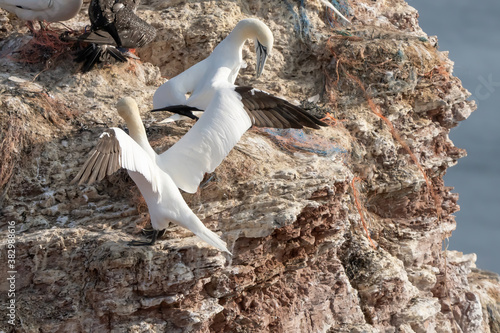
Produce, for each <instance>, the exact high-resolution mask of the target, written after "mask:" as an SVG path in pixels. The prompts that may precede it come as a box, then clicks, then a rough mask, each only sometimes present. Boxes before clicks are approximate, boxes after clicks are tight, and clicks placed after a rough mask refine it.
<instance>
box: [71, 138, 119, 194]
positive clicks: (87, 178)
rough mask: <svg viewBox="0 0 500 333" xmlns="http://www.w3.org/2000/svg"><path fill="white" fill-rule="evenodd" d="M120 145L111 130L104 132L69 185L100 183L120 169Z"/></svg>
mask: <svg viewBox="0 0 500 333" xmlns="http://www.w3.org/2000/svg"><path fill="white" fill-rule="evenodd" d="M120 154H121V148H120V143H119V141H118V140H117V138H116V134H115V131H114V130H113V129H108V130H106V131H105V132H104V133H103V134H101V138H100V139H99V142H98V143H97V145H96V147H95V148H94V149H93V150H92V151H91V152H90V154H89V157H88V159H87V161H86V162H85V164H84V165H83V166H82V168H81V169H80V171H79V172H78V174H77V175H76V176H75V178H74V179H73V180H72V181H71V184H74V183H76V182H78V185H81V184H83V183H88V184H89V185H90V184H92V183H93V182H95V181H96V180H97V181H100V180H102V179H103V178H104V177H106V176H109V175H111V174H113V173H114V172H116V171H117V170H118V169H120V168H121V166H120Z"/></svg>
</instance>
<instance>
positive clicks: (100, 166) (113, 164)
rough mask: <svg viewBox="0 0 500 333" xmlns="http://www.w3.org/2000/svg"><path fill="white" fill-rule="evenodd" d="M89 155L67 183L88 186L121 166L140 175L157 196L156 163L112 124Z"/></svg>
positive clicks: (157, 176) (157, 177) (157, 174)
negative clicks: (86, 184) (85, 184)
mask: <svg viewBox="0 0 500 333" xmlns="http://www.w3.org/2000/svg"><path fill="white" fill-rule="evenodd" d="M89 155H90V156H89V157H88V159H87V161H85V164H84V165H83V166H82V168H81V169H80V171H79V172H78V174H77V175H76V176H75V178H74V179H73V180H72V181H71V184H74V183H76V182H78V185H81V184H83V183H88V184H89V185H90V184H92V183H94V182H95V181H100V180H102V179H103V178H104V177H106V176H109V175H111V174H112V173H114V172H116V171H117V170H118V169H120V168H125V169H127V170H129V171H135V172H138V173H140V174H142V175H143V176H144V178H146V180H147V181H148V182H150V183H151V186H152V190H153V192H155V193H158V194H159V197H160V198H161V193H159V192H160V191H159V188H160V187H159V181H160V179H159V172H158V166H157V165H156V163H154V161H152V160H151V158H150V157H149V155H148V154H147V153H146V152H145V151H144V150H143V149H142V148H141V146H139V144H138V143H137V142H135V141H134V140H133V139H132V138H131V137H130V136H128V135H127V134H126V133H125V132H124V131H122V130H121V129H119V128H116V127H113V128H110V129H108V130H106V131H104V133H102V134H101V136H100V139H99V141H98V142H97V145H96V147H95V148H94V149H93V150H92V151H91V152H90V154H89ZM159 200H160V199H159Z"/></svg>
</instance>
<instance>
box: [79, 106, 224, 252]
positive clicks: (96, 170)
mask: <svg viewBox="0 0 500 333" xmlns="http://www.w3.org/2000/svg"><path fill="white" fill-rule="evenodd" d="M117 109H118V113H119V114H120V116H121V117H122V118H123V119H124V120H125V122H126V123H127V126H128V128H129V133H130V136H129V135H127V134H126V133H125V132H124V131H122V130H121V129H119V128H116V127H113V128H110V129H108V130H106V131H105V132H104V133H102V134H101V136H100V139H99V141H98V143H97V145H96V147H95V148H94V150H92V152H91V153H90V156H89V158H88V159H87V161H86V162H85V164H84V165H83V166H82V168H81V169H80V171H79V172H78V174H77V175H76V176H75V178H74V179H73V181H72V182H71V183H72V184H73V183H76V182H77V181H78V182H79V184H83V183H85V182H88V183H89V184H92V183H93V182H94V181H96V180H97V181H99V180H101V179H103V178H104V177H105V176H106V175H110V174H112V173H114V172H115V171H117V170H118V169H120V168H125V169H127V171H128V173H129V175H130V177H131V178H132V180H133V181H134V182H135V183H136V185H137V187H138V188H139V190H140V191H141V193H142V195H143V197H144V199H145V200H146V203H147V205H148V208H149V214H150V217H151V225H152V226H153V232H152V233H151V234H152V235H151V236H152V238H151V241H150V242H140V241H133V242H131V245H152V244H154V242H155V241H156V238H157V236H158V234H159V233H160V231H162V230H164V229H165V228H166V227H167V226H168V225H169V222H174V223H176V224H178V225H180V226H182V227H184V228H187V229H189V230H191V231H192V232H193V233H194V234H195V235H196V236H198V237H199V238H201V239H202V240H204V241H205V242H207V243H208V244H210V245H212V246H214V247H216V248H218V249H219V250H221V251H224V252H227V253H230V252H229V251H228V249H227V247H226V243H225V242H224V241H222V240H221V239H220V237H219V236H218V235H217V234H215V233H214V232H212V231H210V230H209V229H208V228H207V227H205V226H204V225H203V223H202V222H201V221H200V219H199V218H198V217H197V216H196V215H195V214H194V213H193V211H192V210H191V209H190V208H189V206H188V205H187V204H186V202H185V201H184V199H183V197H182V195H181V193H180V192H179V189H178V188H177V186H176V185H175V183H174V181H173V180H172V179H171V178H170V176H169V175H168V174H167V173H166V172H164V171H163V170H162V169H161V168H160V166H159V165H158V164H157V155H156V153H155V152H154V150H153V149H152V148H151V146H150V145H149V142H148V138H147V136H146V130H145V129H144V125H143V123H142V121H141V118H140V113H139V109H138V107H137V103H136V102H135V100H134V99H133V98H130V97H126V98H123V99H121V100H120V101H119V102H118V104H117ZM177 162H179V161H175V160H172V161H170V163H177Z"/></svg>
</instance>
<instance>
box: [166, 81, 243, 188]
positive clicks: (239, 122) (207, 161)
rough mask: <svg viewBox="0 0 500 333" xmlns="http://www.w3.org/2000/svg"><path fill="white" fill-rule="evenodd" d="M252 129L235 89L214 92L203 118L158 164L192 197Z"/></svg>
mask: <svg viewBox="0 0 500 333" xmlns="http://www.w3.org/2000/svg"><path fill="white" fill-rule="evenodd" d="M251 125H252V122H251V120H250V117H248V115H247V113H246V111H245V110H244V109H243V103H242V102H241V97H240V95H239V94H238V93H236V92H235V91H234V86H232V85H231V87H227V88H219V89H216V92H215V94H214V97H213V98H212V100H211V101H210V103H209V105H208V106H207V108H206V110H205V112H204V115H203V116H202V117H201V118H200V119H199V120H198V121H197V122H196V124H195V125H194V126H193V127H192V128H191V129H190V130H189V131H188V132H187V133H186V134H185V135H184V136H183V137H182V138H181V139H180V140H179V141H178V142H177V143H176V144H175V145H173V146H172V147H171V148H170V149H169V150H167V151H166V152H164V153H163V154H161V155H160V156H159V158H158V164H159V165H160V167H161V168H162V170H164V171H165V172H166V173H168V174H169V175H170V177H172V179H173V181H174V182H175V184H176V185H177V187H179V188H181V189H182V190H184V191H186V192H189V193H194V192H196V190H197V189H198V185H199V184H200V182H201V181H202V180H203V176H204V174H205V172H213V171H214V170H215V168H216V167H217V166H219V164H220V163H221V162H222V160H223V159H224V158H225V157H226V156H227V154H229V152H230V151H231V149H233V147H234V146H235V145H236V143H238V141H239V140H240V138H241V136H242V135H243V134H244V133H245V132H246V131H247V130H248V129H249V128H250V126H251ZM181 161H182V163H180V162H181Z"/></svg>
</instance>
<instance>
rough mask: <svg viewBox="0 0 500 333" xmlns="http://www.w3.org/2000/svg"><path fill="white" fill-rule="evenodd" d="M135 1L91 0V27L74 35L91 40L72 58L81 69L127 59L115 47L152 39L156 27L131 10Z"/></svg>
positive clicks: (80, 38) (131, 45) (137, 1)
mask: <svg viewBox="0 0 500 333" xmlns="http://www.w3.org/2000/svg"><path fill="white" fill-rule="evenodd" d="M0 1H1V0H0ZM139 3H140V0H92V1H91V3H90V6H89V18H90V22H91V24H92V25H91V30H90V32H88V33H85V34H83V35H82V36H80V37H78V38H77V39H78V40H80V41H84V42H89V43H91V44H90V45H89V46H88V47H87V48H85V49H84V50H83V51H82V52H80V53H79V55H78V57H77V59H76V61H78V62H84V64H83V66H82V71H83V72H87V71H89V70H90V69H92V67H93V66H94V64H95V63H96V62H98V61H105V60H107V59H108V58H109V57H113V58H115V59H116V60H118V61H122V62H125V61H127V59H126V58H125V55H124V54H123V53H122V52H121V51H120V50H118V49H119V48H127V49H134V48H139V47H142V46H144V45H146V44H148V43H149V42H151V41H152V40H153V39H154V38H155V36H156V29H155V28H154V27H153V26H151V25H150V24H148V23H147V22H146V21H144V20H143V19H141V18H140V17H139V16H137V15H136V13H135V11H136V8H137V6H138V5H139Z"/></svg>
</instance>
